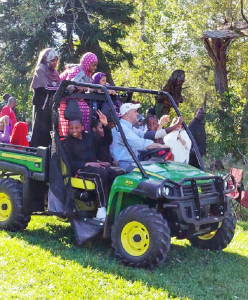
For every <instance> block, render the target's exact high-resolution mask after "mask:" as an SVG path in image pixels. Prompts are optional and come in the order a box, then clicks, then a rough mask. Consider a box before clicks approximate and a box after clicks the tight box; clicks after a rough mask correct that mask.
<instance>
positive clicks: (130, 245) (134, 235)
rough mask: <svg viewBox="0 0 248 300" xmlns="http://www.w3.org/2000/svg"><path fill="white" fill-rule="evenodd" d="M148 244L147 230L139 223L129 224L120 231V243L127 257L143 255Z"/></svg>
mask: <svg viewBox="0 0 248 300" xmlns="http://www.w3.org/2000/svg"><path fill="white" fill-rule="evenodd" d="M149 242H150V239H149V233H148V230H147V229H146V227H145V226H144V225H143V224H142V223H140V222H136V221H133V222H130V223H128V224H126V225H125V226H124V228H123V229H122V232H121V243H122V246H123V248H124V249H125V251H126V252H127V253H128V254H129V255H132V256H141V255H143V254H144V253H145V252H146V251H147V249H148V247H149Z"/></svg>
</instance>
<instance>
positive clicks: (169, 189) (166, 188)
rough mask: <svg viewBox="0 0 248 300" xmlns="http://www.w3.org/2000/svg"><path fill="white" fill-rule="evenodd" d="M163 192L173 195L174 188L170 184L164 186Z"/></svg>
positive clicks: (166, 194)
mask: <svg viewBox="0 0 248 300" xmlns="http://www.w3.org/2000/svg"><path fill="white" fill-rule="evenodd" d="M163 194H164V195H165V196H172V194H173V192H172V188H171V187H169V186H164V188H163Z"/></svg>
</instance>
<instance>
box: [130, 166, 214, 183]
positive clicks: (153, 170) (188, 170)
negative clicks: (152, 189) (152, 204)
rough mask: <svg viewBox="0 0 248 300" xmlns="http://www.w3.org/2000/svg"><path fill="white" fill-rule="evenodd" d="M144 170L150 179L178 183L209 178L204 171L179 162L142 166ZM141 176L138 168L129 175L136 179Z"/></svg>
mask: <svg viewBox="0 0 248 300" xmlns="http://www.w3.org/2000/svg"><path fill="white" fill-rule="evenodd" d="M142 166H143V168H144V170H145V171H146V173H147V175H148V176H149V178H150V179H153V180H161V179H170V180H173V181H176V182H179V181H181V180H182V179H183V178H192V177H200V176H208V175H211V174H207V173H205V172H203V171H202V170H199V169H197V168H195V167H192V166H190V165H188V164H183V163H178V162H166V163H163V164H160V163H150V164H149V163H145V164H142ZM138 173H139V174H140V170H139V168H138V167H136V168H134V169H133V171H132V172H131V173H130V174H129V175H131V174H132V175H133V176H134V177H136V176H137V175H138Z"/></svg>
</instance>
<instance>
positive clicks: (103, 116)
mask: <svg viewBox="0 0 248 300" xmlns="http://www.w3.org/2000/svg"><path fill="white" fill-rule="evenodd" d="M97 114H98V116H99V121H100V122H101V123H102V125H103V126H106V125H108V120H107V117H106V116H105V115H104V114H103V113H102V112H101V111H100V109H98V111H97Z"/></svg>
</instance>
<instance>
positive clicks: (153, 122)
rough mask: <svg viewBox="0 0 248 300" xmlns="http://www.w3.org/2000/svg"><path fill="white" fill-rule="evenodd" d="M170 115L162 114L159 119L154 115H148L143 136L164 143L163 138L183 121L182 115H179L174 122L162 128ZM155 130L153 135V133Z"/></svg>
mask: <svg viewBox="0 0 248 300" xmlns="http://www.w3.org/2000/svg"><path fill="white" fill-rule="evenodd" d="M169 119H170V117H169V116H168V115H164V116H162V117H161V119H160V120H158V118H157V117H156V116H152V115H150V116H148V117H147V118H146V124H147V131H146V133H145V135H144V138H146V139H151V140H153V141H154V142H156V143H159V144H164V142H163V138H164V137H165V136H166V135H167V134H168V133H170V132H171V131H173V130H175V129H176V128H177V126H178V125H181V124H182V122H183V121H184V119H183V117H179V118H178V119H177V123H176V124H172V125H171V126H170V127H167V128H165V129H164V128H163V127H164V126H165V125H166V124H167V123H168V122H169ZM154 132H155V135H154Z"/></svg>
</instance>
